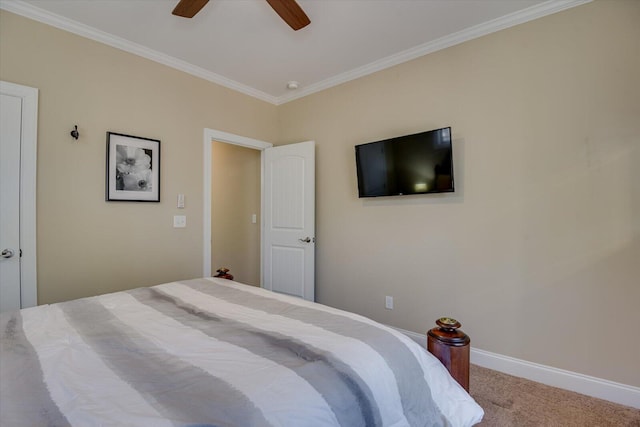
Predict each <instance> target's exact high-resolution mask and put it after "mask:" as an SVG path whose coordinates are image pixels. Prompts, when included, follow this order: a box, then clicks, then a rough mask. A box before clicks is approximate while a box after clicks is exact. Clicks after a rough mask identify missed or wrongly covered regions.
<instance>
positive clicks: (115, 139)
mask: <svg viewBox="0 0 640 427" xmlns="http://www.w3.org/2000/svg"><path fill="white" fill-rule="evenodd" d="M105 187H106V189H105V191H106V194H105V200H106V201H108V202H113V201H118V202H160V140H158V139H151V138H143V137H140V136H133V135H125V134H122V133H116V132H107V173H106V186H105Z"/></svg>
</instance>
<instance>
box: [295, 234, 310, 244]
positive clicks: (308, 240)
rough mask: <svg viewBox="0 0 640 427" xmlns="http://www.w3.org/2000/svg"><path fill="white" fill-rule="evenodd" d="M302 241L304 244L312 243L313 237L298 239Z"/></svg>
mask: <svg viewBox="0 0 640 427" xmlns="http://www.w3.org/2000/svg"><path fill="white" fill-rule="evenodd" d="M298 240H300V241H301V242H302V243H311V237H309V236H307V237H305V238H304V239H298Z"/></svg>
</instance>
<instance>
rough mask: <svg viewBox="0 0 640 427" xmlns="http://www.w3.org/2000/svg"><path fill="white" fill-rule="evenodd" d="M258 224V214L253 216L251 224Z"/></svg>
mask: <svg viewBox="0 0 640 427" xmlns="http://www.w3.org/2000/svg"><path fill="white" fill-rule="evenodd" d="M256 222H258V215H256V214H253V215H251V223H252V224H255V223H256Z"/></svg>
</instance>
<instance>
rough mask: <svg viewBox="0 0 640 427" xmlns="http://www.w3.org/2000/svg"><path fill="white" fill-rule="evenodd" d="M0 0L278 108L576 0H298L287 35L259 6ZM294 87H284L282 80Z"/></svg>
mask: <svg viewBox="0 0 640 427" xmlns="http://www.w3.org/2000/svg"><path fill="white" fill-rule="evenodd" d="M177 2H178V0H25V1H17V0H0V7H2V8H3V9H6V10H9V11H12V12H15V13H18V14H21V15H23V16H27V17H29V18H32V19H36V20H39V21H41V22H45V23H47V24H50V25H54V26H56V27H59V28H62V29H65V30H68V31H71V32H74V33H77V34H80V35H82V36H85V37H89V38H92V39H94V40H98V41H101V42H104V43H107V44H109V45H111V46H115V47H117V48H120V49H123V50H126V51H129V52H133V53H136V54H138V55H141V56H144V57H147V58H149V59H153V60H155V61H158V62H160V63H164V64H166V65H169V66H172V67H174V68H178V69H181V70H183V71H186V72H189V73H191V74H194V75H197V76H199V77H202V78H205V79H207V80H210V81H213V82H216V83H219V84H222V85H224V86H227V87H230V88H232V89H235V90H238V91H240V92H243V93H246V94H249V95H251V96H254V97H257V98H259V99H263V100H265V101H268V102H271V103H274V104H282V103H284V102H287V101H290V100H292V99H296V98H299V97H301V96H304V95H307V94H310V93H314V92H317V91H319V90H322V89H326V88H328V87H331V86H334V85H336V84H340V83H343V82H345V81H348V80H352V79H354V78H357V77H361V76H363V75H366V74H370V73H372V72H374V71H378V70H380V69H383V68H387V67H389V66H392V65H396V64H399V63H401V62H405V61H408V60H410V59H414V58H416V57H419V56H422V55H425V54H427V53H430V52H433V51H436V50H439V49H442V48H444V47H448V46H451V45H454V44H457V43H460V42H463V41H466V40H469V39H472V38H475V37H479V36H481V35H484V34H488V33H491V32H494V31H497V30H500V29H503V28H507V27H510V26H513V25H517V24H520V23H522V22H526V21H530V20H532V19H536V18H538V17H541V16H545V15H548V14H551V13H555V12H558V11H560V10H564V9H567V8H569V7H573V6H576V5H579V4H582V3H585V0H552V1H544V0H298V3H299V4H300V6H301V7H302V8H303V9H304V10H305V12H306V13H307V15H308V16H309V18H310V19H311V24H310V25H309V26H307V27H306V28H303V29H301V30H299V31H293V30H292V29H291V28H290V27H289V26H288V25H286V24H285V23H284V22H283V21H282V20H281V19H280V17H279V16H278V15H277V14H276V13H275V12H274V11H273V9H271V7H270V6H269V4H268V3H267V2H266V1H265V0H211V1H209V3H208V4H207V5H206V6H205V7H204V9H202V10H201V11H200V13H198V14H197V15H196V16H195V17H194V18H193V19H185V18H180V17H177V16H173V15H172V14H171V11H172V10H173V7H174V6H175V5H176V4H177ZM292 80H294V81H298V82H299V83H300V86H299V89H297V90H296V91H290V90H288V89H287V87H286V85H287V82H289V81H292Z"/></svg>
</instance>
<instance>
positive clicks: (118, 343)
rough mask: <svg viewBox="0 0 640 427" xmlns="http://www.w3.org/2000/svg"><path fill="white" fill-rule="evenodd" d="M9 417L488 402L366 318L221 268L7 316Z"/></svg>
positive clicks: (388, 417)
mask: <svg viewBox="0 0 640 427" xmlns="http://www.w3.org/2000/svg"><path fill="white" fill-rule="evenodd" d="M0 327H1V328H2V329H1V332H2V341H1V353H0V389H1V394H0V425H1V426H11V427H13V426H16V427H17V426H29V427H36V426H66V425H74V426H83V427H84V426H154V427H155V426H176V425H180V426H241V427H248V426H295V427H300V426H314V427H316V426H318V427H320V426H345V427H355V426H441V425H453V426H466V425H472V424H474V423H476V422H478V421H480V419H481V418H482V409H481V408H480V407H479V406H478V405H477V404H476V403H475V402H474V401H473V399H472V398H471V397H470V396H469V395H468V394H467V393H466V392H465V391H464V390H463V389H462V388H461V387H460V386H458V384H457V383H456V382H455V381H454V380H453V379H452V378H451V377H450V376H449V375H448V373H447V372H446V370H445V369H444V367H443V366H442V365H441V364H440V362H438V361H437V360H436V359H435V358H434V357H432V356H431V355H430V354H428V353H427V352H426V351H425V350H424V349H422V348H421V347H420V346H419V345H417V344H416V343H414V342H413V341H412V340H410V339H409V338H407V337H406V336H404V335H403V334H400V333H399V332H397V331H395V330H393V329H391V328H387V327H385V326H382V325H380V324H378V323H376V322H373V321H372V320H369V319H367V318H364V317H361V316H358V315H355V314H352V313H347V312H344V311H340V310H336V309H332V308H329V307H326V306H322V305H320V304H315V303H311V302H308V301H304V300H300V299H297V298H293V297H288V296H284V295H279V294H274V293H271V292H267V291H265V290H263V289H259V288H254V287H250V286H246V285H242V284H238V283H234V282H231V281H227V280H220V279H214V278H210V279H209V278H207V279H196V280H189V281H184V282H174V283H168V284H164V285H158V286H154V287H151V288H140V289H134V290H130V291H125V292H117V293H113V294H108V295H101V296H97V297H91V298H84V299H79V300H75V301H69V302H64V303H59V304H52V305H45V306H39V307H34V308H29V309H24V310H21V311H18V312H11V313H4V314H2V315H1V316H0Z"/></svg>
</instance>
